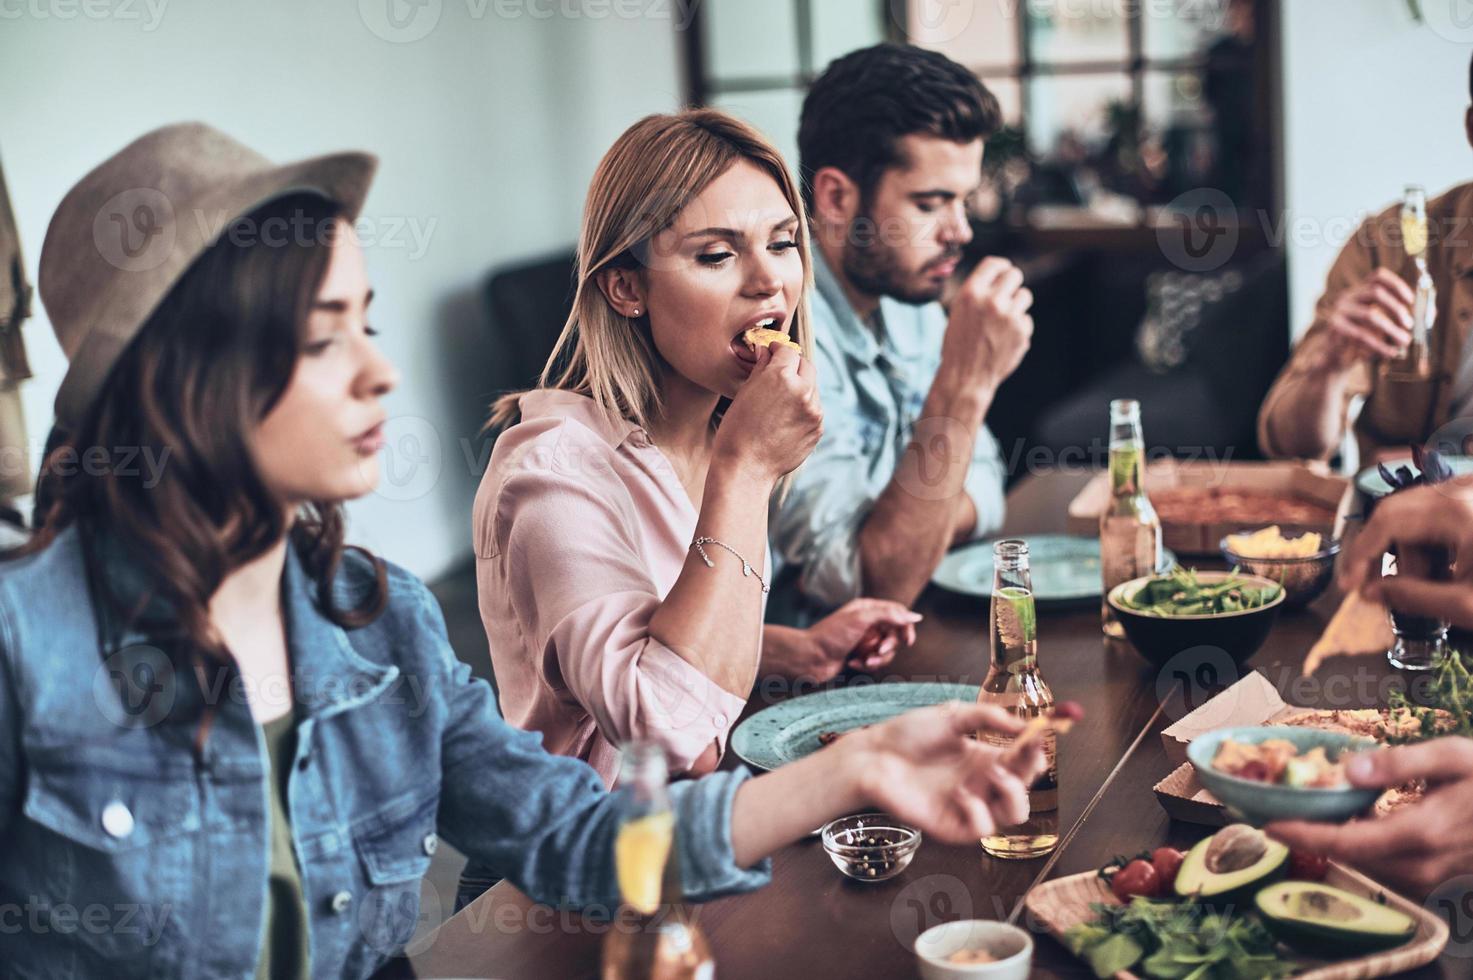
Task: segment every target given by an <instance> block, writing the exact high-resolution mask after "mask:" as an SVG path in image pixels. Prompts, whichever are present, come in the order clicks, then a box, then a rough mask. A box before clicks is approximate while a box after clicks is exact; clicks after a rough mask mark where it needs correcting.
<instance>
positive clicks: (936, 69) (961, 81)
mask: <svg viewBox="0 0 1473 980" xmlns="http://www.w3.org/2000/svg"><path fill="white" fill-rule="evenodd" d="M1001 123H1002V110H1001V108H1000V107H999V106H998V104H997V97H996V96H995V95H993V94H992V93H991V92H989V91H988V90H987V86H985V85H983V84H982V82H981V80H980V79H978V78H977V76H976V75H974V74H972V73H971V72H970V71H968V70H967V69H965V68H963V67H962V66H961V65H959V64H957V63H956V62H954V61H952V60H951V59H950V58H948V57H946V56H945V55H944V54H941V53H940V52H937V51H928V50H926V49H925V48H918V47H915V46H914V45H909V44H877V45H875V46H874V47H870V48H861V49H859V50H858V51H851V52H850V53H849V54H846V55H844V56H843V57H842V58H838V59H836V60H835V61H833V62H831V63H830V64H829V66H828V67H827V68H826V69H824V72H823V74H822V75H820V76H819V77H818V79H817V80H816V81H815V82H814V83H813V87H812V88H811V89H809V90H808V97H807V98H805V99H804V100H803V116H802V119H801V121H800V122H799V124H798V168H799V172H800V173H801V175H802V178H803V203H804V204H806V205H807V206H808V208H809V210H812V208H813V175H814V174H815V173H817V172H818V171H819V170H821V169H823V168H824V167H837V168H838V169H839V170H842V171H843V172H844V173H845V174H847V175H848V176H849V179H851V180H853V181H854V182H855V183H856V184H857V185H859V191H860V195H861V197H862V198H863V199H864V200H865V201H868V200H869V198H870V194H871V193H872V192H873V191H874V189H875V187H876V185H878V184H879V181H880V177H881V176H882V175H883V174H884V172H885V171H886V170H889V169H890V168H892V167H897V166H901V165H904V164H905V163H906V160H905V158H904V155H903V154H902V153H901V149H900V138H901V137H902V136H909V135H911V134H919V135H923V136H935V137H939V138H941V139H948V140H954V141H955V142H958V143H970V142H971V141H972V140H976V139H986V138H987V137H989V136H991V135H992V134H993V133H995V132H996V131H997V129H998V127H999V126H1000V125H1001Z"/></svg>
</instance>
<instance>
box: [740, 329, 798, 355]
mask: <svg viewBox="0 0 1473 980" xmlns="http://www.w3.org/2000/svg"><path fill="white" fill-rule="evenodd" d="M742 340H744V341H746V342H747V346H748V347H750V348H752V350H754V351H759V350H761V349H762V348H764V347H770V346H772V345H773V344H775V343H776V344H782V345H783V346H784V347H791V348H793V350H795V351H797V352H798V353H799V354H801V353H803V348H802V347H800V346H798V342H797V341H795V340H794V339H793V338H792V337H789V336H788V335H787V334H785V333H783V332H782V331H781V330H771V329H768V328H767V327H752V328H751V329H750V330H748V331H747V332H746V333H744V334H742Z"/></svg>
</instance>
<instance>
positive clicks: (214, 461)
mask: <svg viewBox="0 0 1473 980" xmlns="http://www.w3.org/2000/svg"><path fill="white" fill-rule="evenodd" d="M339 211H340V209H339V208H338V206H337V205H336V204H334V203H333V202H331V201H328V200H327V199H325V198H322V197H320V196H317V195H314V194H293V195H290V196H287V197H282V198H278V199H276V200H274V201H271V202H269V203H267V204H265V205H263V206H261V207H259V208H258V209H256V210H255V211H254V212H252V213H251V214H249V215H247V216H245V217H243V218H240V219H237V220H236V222H234V223H233V224H232V226H231V227H230V228H228V229H227V230H226V231H225V232H224V233H223V234H222V235H221V236H220V238H219V239H218V240H217V241H216V243H215V244H213V245H212V246H210V248H208V249H207V250H206V251H205V252H204V254H202V255H201V256H200V257H199V258H198V259H196V260H195V262H194V264H193V265H191V266H190V267H189V269H188V270H187V271H186V272H185V273H184V275H183V276H182V277H180V279H179V281H178V282H177V283H175V284H174V286H173V288H172V289H171V290H170V292H169V294H168V295H167V296H166V297H165V298H164V300H163V301H162V302H161V303H160V304H159V306H158V307H157V308H156V309H155V310H154V312H153V313H152V314H151V315H150V317H149V319H148V322H147V323H146V324H145V325H144V327H143V329H142V330H141V331H140V332H139V334H138V336H137V337H136V338H135V339H134V340H133V341H132V342H131V343H130V344H129V345H128V347H127V349H126V350H125V351H124V352H123V354H122V356H121V357H120V358H119V360H118V362H117V365H116V366H115V367H114V369H113V371H112V373H111V374H110V375H109V376H108V379H107V381H106V383H105V384H104V386H103V388H102V391H101V392H100V393H99V395H98V397H97V399H96V400H95V401H94V402H93V403H92V405H91V406H90V407H89V409H88V410H87V412H86V413H85V414H84V416H83V417H82V419H81V421H80V423H79V424H78V426H77V428H76V429H75V431H72V432H69V433H66V434H65V439H64V441H63V442H62V443H61V444H60V445H59V446H57V447H56V448H55V449H53V450H52V451H51V452H50V453H48V454H47V457H46V459H45V460H44V461H43V463H42V466H41V474H40V478H39V482H38V488H37V498H38V499H44V500H47V501H49V503H48V504H47V506H46V511H45V513H44V514H42V515H38V517H39V519H38V529H37V533H36V535H35V536H34V537H33V538H32V539H31V540H30V541H29V542H28V543H27V544H25V545H23V546H21V547H20V548H18V549H16V550H14V551H12V552H10V553H8V554H7V555H6V556H5V557H7V558H15V557H21V556H23V555H27V554H33V553H35V552H38V551H41V550H42V549H44V548H45V547H47V545H49V544H50V543H51V542H52V540H53V539H54V538H55V537H56V535H57V534H58V533H60V532H61V531H62V530H63V529H64V528H66V527H69V526H71V525H73V524H78V525H79V526H80V530H81V531H82V533H83V534H84V536H85V537H84V540H86V539H87V538H90V537H92V536H93V535H94V534H100V535H101V536H103V537H104V538H107V539H110V540H114V541H116V542H117V544H118V545H119V546H120V547H121V549H122V550H123V551H124V552H125V553H126V554H127V555H128V557H129V560H130V561H131V562H134V563H136V564H138V565H139V566H141V570H142V571H143V572H144V574H145V577H146V579H147V586H148V588H147V592H146V595H144V596H142V597H139V601H137V602H130V603H128V604H126V605H125V604H123V603H122V601H121V599H120V597H119V596H117V595H116V594H115V592H114V591H113V590H111V589H109V588H108V587H107V586H108V583H107V580H106V577H105V576H104V575H102V574H100V572H101V569H100V568H99V567H96V565H97V562H96V559H95V557H93V556H91V555H90V554H89V558H88V562H89V566H92V567H89V572H90V573H91V576H92V579H93V581H94V582H95V583H97V584H99V585H101V586H102V588H101V589H99V590H98V591H99V592H101V593H102V594H100V595H94V601H97V602H104V603H108V604H109V606H110V608H109V610H108V612H110V613H115V614H116V615H117V616H119V617H120V619H121V622H123V623H124V624H127V623H129V622H132V621H133V620H135V619H137V617H138V615H139V613H140V612H142V610H143V607H144V606H145V605H148V604H150V603H152V602H153V601H154V600H162V601H163V602H164V603H165V604H166V605H167V608H168V612H169V619H170V620H171V625H172V626H174V627H177V630H176V632H177V634H178V636H179V639H181V640H182V641H183V643H182V644H180V645H179V646H178V647H177V648H176V646H175V644H172V643H171V644H169V645H168V646H169V649H170V656H171V658H175V659H176V660H177V661H182V662H176V664H175V667H176V669H179V668H184V669H186V670H189V671H194V670H197V669H199V668H202V667H204V666H206V663H207V661H209V660H213V661H214V662H215V663H216V664H217V665H218V664H224V663H228V662H229V652H228V651H227V650H226V649H225V648H224V646H223V643H222V641H221V640H220V639H219V637H218V636H217V635H216V633H215V630H214V629H213V627H212V626H211V624H210V618H209V602H210V597H211V596H212V595H214V593H215V591H216V589H218V588H219V586H220V583H221V581H222V580H223V579H224V578H225V576H226V575H228V574H229V573H230V572H231V571H232V570H234V569H235V568H237V567H239V566H240V565H242V564H245V563H246V562H249V561H251V560H252V559H254V558H256V557H258V556H260V555H261V554H262V553H264V552H265V551H267V550H268V549H269V548H271V547H272V546H273V545H274V544H275V543H276V542H277V541H279V540H280V539H281V537H282V535H284V534H286V533H287V523H288V517H289V515H288V513H287V511H286V510H285V508H284V507H283V505H282V504H281V502H280V501H279V500H278V499H277V498H276V497H275V496H274V495H273V494H272V493H271V492H270V490H269V489H268V488H267V486H266V485H265V483H264V482H263V481H262V479H261V476H260V474H259V473H258V472H257V471H256V467H255V465H254V463H253V461H252V455H251V449H250V439H251V433H252V430H253V429H254V428H255V426H256V425H257V424H258V423H259V422H260V421H261V420H262V419H263V418H264V417H265V416H266V414H267V413H268V412H270V410H271V409H272V407H273V406H274V405H275V404H276V402H277V400H278V399H279V398H280V397H281V394H282V392H283V391H284V390H285V389H286V386H287V383H288V382H289V381H290V379H291V376H292V370H293V368H294V366H295V364H296V361H297V357H298V356H299V353H300V351H301V348H302V345H303V342H304V335H305V329H306V323H307V317H308V314H309V311H310V309H311V306H312V303H313V301H314V299H315V297H316V295H317V290H318V288H319V287H320V285H321V283H322V278H323V276H324V274H325V273H326V270H327V262H328V258H329V249H330V245H329V244H328V242H327V240H326V239H325V236H319V235H316V234H293V235H289V236H287V238H286V240H284V241H282V242H277V241H271V242H270V243H269V244H267V243H266V242H263V241H261V240H260V239H259V237H258V236H256V235H254V234H249V235H247V234H240V235H237V234H234V232H235V230H236V229H242V230H244V231H253V230H257V229H261V228H263V227H269V226H268V225H266V222H268V221H276V220H285V221H286V222H289V223H290V224H288V225H284V226H283V227H292V228H306V229H324V228H328V227H330V223H331V222H332V221H333V220H335V219H336V218H337V216H338V214H339ZM89 452H91V453H93V454H95V455H97V454H100V458H102V459H107V460H108V461H109V463H108V464H104V465H101V466H98V465H80V466H79V465H77V461H78V460H82V461H85V460H86V459H87V455H86V454H87V453H89ZM121 452H128V453H130V454H137V455H138V456H145V457H146V458H149V459H152V460H153V461H155V462H156V463H157V464H158V465H157V467H156V471H155V469H154V468H150V467H143V466H139V465H119V466H114V465H110V463H111V462H112V459H111V454H116V453H121ZM130 458H134V457H132V456H130ZM291 537H292V542H291V543H292V544H293V545H294V546H295V547H296V548H297V549H298V552H299V554H300V555H301V557H302V559H303V562H304V564H305V566H306V568H307V570H308V572H309V574H310V575H311V576H312V578H313V580H314V583H315V586H316V591H317V599H318V604H319V606H320V607H321V609H322V610H323V612H324V613H325V614H326V615H327V616H328V617H330V618H331V619H332V620H333V621H334V622H336V623H338V624H339V625H341V626H344V627H354V626H361V625H364V624H365V623H367V622H370V621H371V620H372V619H373V618H374V617H376V616H377V615H378V614H379V613H380V612H381V611H382V609H383V607H384V605H385V603H386V601H387V576H386V572H385V569H384V566H383V563H382V561H380V560H379V559H377V558H375V557H373V556H371V555H369V556H368V557H369V559H370V560H371V562H372V563H373V566H374V568H375V571H376V578H377V584H376V587H375V589H374V590H373V591H372V593H371V594H370V595H368V596H367V598H366V600H365V601H364V602H363V603H362V604H361V605H360V606H358V607H356V608H352V609H339V608H338V607H337V606H336V605H335V603H334V600H333V592H332V582H333V579H334V577H335V575H336V572H337V568H338V566H339V564H340V563H341V561H342V558H343V553H344V550H345V545H344V541H343V537H344V521H343V514H342V508H341V506H340V505H339V504H338V503H337V502H335V501H317V502H314V503H312V504H309V505H308V506H307V507H305V508H303V512H302V513H301V514H299V515H296V519H295V520H293V521H292V522H291ZM365 554H367V553H366V552H365ZM100 618H101V617H100ZM104 653H106V651H104Z"/></svg>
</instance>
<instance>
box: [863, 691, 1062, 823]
mask: <svg viewBox="0 0 1473 980" xmlns="http://www.w3.org/2000/svg"><path fill="white" fill-rule="evenodd" d="M1022 728H1023V723H1022V722H1021V721H1019V720H1018V719H1017V718H1016V717H1014V716H1013V715H1010V714H1008V713H1007V712H1005V711H1003V710H1001V709H1000V708H995V707H991V706H984V705H976V704H960V703H955V702H954V703H951V704H942V705H936V706H935V707H931V708H921V709H919V710H916V711H909V712H906V713H905V714H903V715H900V716H899V717H897V718H892V719H891V720H889V721H887V722H885V723H884V724H880V725H874V726H872V727H870V728H866V729H863V730H861V731H858V732H853V733H851V734H849V735H846V736H845V737H844V738H842V739H840V740H839V741H838V743H837V744H836V745H835V746H834V751H836V752H845V753H849V759H848V764H849V765H850V766H851V767H852V769H851V771H852V772H854V773H855V774H856V775H855V778H856V779H857V780H858V781H859V791H860V795H861V797H862V798H863V799H864V801H865V803H866V804H867V805H868V806H872V807H875V808H877V809H880V810H884V811H885V812H886V813H889V814H892V815H893V816H895V817H896V818H897V819H899V820H902V821H904V822H906V823H908V824H910V825H911V826H913V827H917V828H919V829H920V831H921V832H922V833H924V834H928V835H930V836H932V837H935V838H937V839H939V840H942V841H945V842H947V843H949V844H964V843H975V842H976V841H978V840H980V839H981V838H983V837H986V836H987V835H989V834H992V833H995V832H996V831H997V830H998V829H999V828H1001V827H1010V826H1014V825H1016V824H1020V823H1022V822H1023V821H1025V820H1027V819H1028V786H1029V784H1031V783H1032V782H1033V781H1034V780H1035V779H1037V778H1038V777H1039V776H1040V775H1042V774H1043V771H1044V767H1045V761H1044V754H1043V745H1044V739H1034V740H1033V741H1032V742H1031V743H1029V745H1028V746H1027V747H1026V748H1024V749H1022V750H1021V751H1012V750H1007V751H1004V750H1002V749H999V748H996V747H994V746H991V745H988V744H986V743H985V742H982V741H978V740H976V739H973V738H971V737H970V736H971V735H973V734H974V733H976V732H977V731H979V730H982V729H986V730H990V731H993V732H997V733H999V734H1003V735H1016V734H1017V733H1018V732H1019V731H1021V730H1022Z"/></svg>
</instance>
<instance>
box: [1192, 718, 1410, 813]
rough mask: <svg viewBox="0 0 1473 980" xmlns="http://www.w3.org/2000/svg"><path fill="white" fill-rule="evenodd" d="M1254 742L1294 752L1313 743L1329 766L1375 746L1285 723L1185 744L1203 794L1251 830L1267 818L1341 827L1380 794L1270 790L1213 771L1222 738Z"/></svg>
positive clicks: (1367, 741)
mask: <svg viewBox="0 0 1473 980" xmlns="http://www.w3.org/2000/svg"><path fill="white" fill-rule="evenodd" d="M1229 738H1230V739H1233V740H1234V741H1237V742H1247V743H1249V744H1255V745H1256V744H1257V743H1259V742H1263V741H1266V740H1268V739H1271V738H1281V739H1284V740H1286V741H1289V742H1293V743H1294V745H1295V746H1296V747H1297V748H1298V749H1299V754H1300V755H1303V754H1304V753H1305V752H1307V751H1309V750H1310V749H1312V748H1314V747H1315V746H1318V745H1323V746H1324V747H1325V754H1326V755H1328V756H1329V757H1330V761H1332V762H1334V761H1337V760H1338V759H1339V758H1340V755H1341V753H1346V752H1360V751H1364V750H1367V749H1374V748H1378V745H1377V743H1376V742H1375V741H1374V740H1372V739H1369V738H1358V737H1356V736H1354V735H1347V734H1345V733H1344V732H1329V731H1321V730H1319V729H1315V728H1294V727H1292V726H1287V725H1259V726H1255V727H1251V728H1219V729H1218V730H1216V731H1213V732H1208V733H1206V734H1205V735H1198V736H1197V737H1196V738H1194V739H1192V742H1191V744H1190V745H1188V746H1187V758H1188V759H1190V760H1192V768H1194V769H1196V770H1197V779H1199V780H1200V781H1201V783H1202V785H1203V786H1205V787H1206V788H1207V791H1208V792H1209V793H1211V794H1212V795H1213V796H1215V797H1217V798H1218V799H1219V800H1221V801H1222V804H1223V805H1224V806H1225V807H1227V808H1228V812H1229V813H1234V814H1235V815H1237V816H1241V817H1242V819H1243V820H1244V822H1246V823H1250V824H1253V825H1254V826H1255V827H1257V826H1262V825H1263V824H1266V823H1268V822H1269V821H1271V820H1324V821H1330V822H1333V823H1344V822H1345V821H1347V820H1349V819H1350V818H1351V817H1355V816H1358V815H1360V814H1362V813H1365V812H1366V811H1367V810H1369V809H1370V808H1371V806H1372V805H1373V804H1375V802H1376V797H1378V796H1380V795H1381V792H1380V790H1375V789H1353V788H1351V787H1350V786H1346V787H1345V788H1344V789H1309V788H1306V789H1299V788H1296V787H1293V786H1272V785H1269V784H1268V783H1260V782H1257V781H1255V780H1252V779H1239V778H1238V777H1237V776H1229V775H1227V774H1226V773H1221V772H1218V771H1217V770H1216V769H1214V768H1212V759H1213V758H1214V757H1215V756H1216V755H1217V748H1218V746H1219V745H1221V744H1222V742H1223V740H1224V739H1229Z"/></svg>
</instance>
